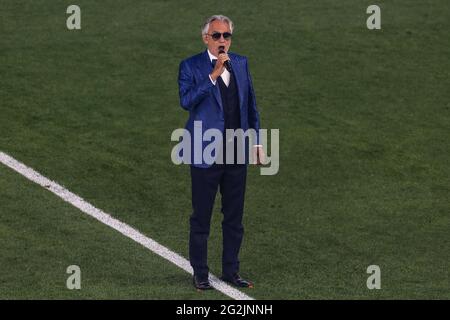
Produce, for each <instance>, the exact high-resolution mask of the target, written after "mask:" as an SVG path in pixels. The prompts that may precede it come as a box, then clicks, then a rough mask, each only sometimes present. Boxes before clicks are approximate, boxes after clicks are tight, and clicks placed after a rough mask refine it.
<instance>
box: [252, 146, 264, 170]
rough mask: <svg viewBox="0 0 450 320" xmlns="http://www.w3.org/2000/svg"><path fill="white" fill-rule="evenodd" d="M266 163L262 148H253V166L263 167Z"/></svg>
mask: <svg viewBox="0 0 450 320" xmlns="http://www.w3.org/2000/svg"><path fill="white" fill-rule="evenodd" d="M265 162H266V154H265V153H264V149H263V147H262V146H259V145H258V146H253V164H256V165H258V166H261V165H263V164H264V163H265Z"/></svg>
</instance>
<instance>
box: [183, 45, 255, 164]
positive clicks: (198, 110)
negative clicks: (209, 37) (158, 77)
mask: <svg viewBox="0 0 450 320" xmlns="http://www.w3.org/2000/svg"><path fill="white" fill-rule="evenodd" d="M228 56H229V57H230V60H231V65H232V69H233V74H234V77H235V79H236V85H237V89H238V96H239V107H240V118H241V128H242V129H243V130H244V131H246V130H247V129H249V128H252V129H255V130H256V132H257V133H259V129H260V122H259V113H258V109H257V107H256V100H255V93H254V91H253V85H252V80H251V77H250V72H249V70H248V64H247V58H246V57H244V56H240V55H237V54H234V53H231V52H229V53H228ZM212 70H213V66H212V64H211V61H210V58H209V55H208V52H207V50H205V51H204V52H202V53H199V54H197V55H195V56H192V57H190V58H188V59H186V60H183V61H182V62H181V63H180V69H179V74H178V85H179V94H180V105H181V107H182V108H183V109H185V110H187V111H189V119H188V121H187V123H186V129H187V130H188V131H189V133H190V134H191V139H192V141H191V146H192V149H191V150H192V151H191V164H192V165H194V166H196V167H200V168H208V167H210V164H207V163H204V161H203V160H202V161H201V163H200V164H194V154H195V152H194V121H202V124H201V126H202V127H201V129H202V132H203V133H204V132H205V131H206V130H208V129H211V128H214V129H218V130H220V131H221V132H222V134H223V135H224V134H225V133H224V111H223V105H222V97H221V94H220V89H219V85H218V84H217V83H216V85H214V84H213V83H212V82H211V79H210V78H209V75H210V74H211V72H212ZM197 126H198V124H197ZM197 129H199V128H198V127H197ZM224 137H225V136H224ZM209 143H210V142H203V143H202V148H201V152H202V153H203V150H204V149H205V146H207V145H208V144H209ZM246 150H247V147H246ZM246 162H247V163H248V156H247V154H246Z"/></svg>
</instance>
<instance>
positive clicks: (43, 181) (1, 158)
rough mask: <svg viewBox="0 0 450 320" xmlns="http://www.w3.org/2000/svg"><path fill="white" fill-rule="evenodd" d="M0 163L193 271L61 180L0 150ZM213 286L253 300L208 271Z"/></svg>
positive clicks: (154, 242) (160, 246) (157, 244)
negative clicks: (44, 174) (50, 177)
mask: <svg viewBox="0 0 450 320" xmlns="http://www.w3.org/2000/svg"><path fill="white" fill-rule="evenodd" d="M0 162H1V163H3V164H4V165H6V166H7V167H9V168H11V169H13V170H14V171H17V172H18V173H20V174H21V175H22V176H24V177H25V178H27V179H28V180H31V181H33V182H34V183H37V184H38V185H40V186H41V187H43V188H45V189H47V190H49V191H51V192H53V193H54V194H56V195H57V196H58V197H60V198H61V199H63V200H64V201H66V202H68V203H70V204H71V205H73V206H74V207H76V208H78V209H80V210H81V211H83V212H84V213H86V214H88V215H90V216H91V217H93V218H95V219H97V220H98V221H100V222H101V223H103V224H106V225H107V226H110V227H111V228H113V229H114V230H117V231H119V232H120V233H121V234H123V235H124V236H126V237H128V238H130V239H133V240H134V241H136V242H137V243H140V244H141V245H143V246H144V247H146V248H147V249H149V250H151V251H152V252H154V253H156V254H157V255H159V256H161V257H163V258H164V259H166V260H168V261H170V262H172V263H173V264H175V265H176V266H178V267H180V268H181V269H183V270H184V271H186V272H188V273H190V274H192V273H193V271H192V267H191V265H190V264H189V261H188V260H186V259H185V258H183V257H182V256H180V255H179V254H177V253H175V252H173V251H171V250H170V249H168V248H166V247H165V246H163V245H161V244H159V243H158V242H156V241H154V240H153V239H151V238H149V237H147V236H145V235H143V234H142V233H140V232H139V231H138V230H136V229H134V228H133V227H131V226H129V225H127V224H126V223H123V222H121V221H119V220H117V219H115V218H113V217H112V216H111V215H109V214H107V213H105V212H103V211H102V210H100V209H98V208H96V207H94V206H93V205H91V204H90V203H88V202H86V201H85V200H83V199H82V198H81V197H79V196H77V195H76V194H74V193H72V192H70V191H69V190H67V189H66V188H64V187H62V186H61V185H59V184H58V183H56V182H54V181H52V180H49V179H47V178H46V177H44V176H43V175H41V174H39V173H38V172H36V171H35V170H33V169H32V168H29V167H27V166H26V165H24V164H23V163H21V162H19V161H17V160H16V159H14V158H13V157H11V156H9V155H7V154H5V153H3V152H1V151H0ZM209 277H210V281H211V285H212V286H213V287H214V288H216V289H217V290H218V291H220V292H222V293H224V294H226V295H227V296H229V297H231V298H233V299H236V300H253V298H252V297H250V296H248V295H246V294H245V293H243V292H241V291H239V290H237V289H235V288H233V287H231V286H229V285H228V284H226V283H225V282H223V281H221V280H220V279H219V278H217V277H216V276H214V275H213V274H211V273H210V274H209Z"/></svg>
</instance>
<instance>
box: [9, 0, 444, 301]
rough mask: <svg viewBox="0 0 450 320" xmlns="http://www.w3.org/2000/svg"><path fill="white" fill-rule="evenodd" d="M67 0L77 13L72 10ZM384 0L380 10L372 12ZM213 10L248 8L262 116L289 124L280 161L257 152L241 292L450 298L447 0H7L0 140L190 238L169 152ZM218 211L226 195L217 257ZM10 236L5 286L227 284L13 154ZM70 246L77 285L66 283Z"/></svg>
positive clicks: (211, 295)
mask: <svg viewBox="0 0 450 320" xmlns="http://www.w3.org/2000/svg"><path fill="white" fill-rule="evenodd" d="M70 4H77V5H79V6H80V8H81V25H82V29H81V30H75V31H69V30H67V28H66V19H67V17H68V15H67V14H66V8H67V7H68V6H69V5H70ZM371 4H378V5H379V6H380V7H381V26H382V29H381V30H368V29H367V28H366V19H367V17H368V14H366V8H367V7H368V6H369V5H371ZM217 13H221V14H225V15H227V16H229V17H231V19H233V20H234V22H235V24H236V29H235V33H234V38H233V44H232V47H231V51H233V52H236V53H240V54H242V55H246V56H247V57H248V58H249V62H250V69H251V73H252V76H253V82H254V86H255V91H256V97H257V103H258V106H259V110H260V113H261V118H262V119H261V120H262V127H263V128H269V129H270V128H278V129H280V171H279V173H278V174H277V175H275V176H261V175H259V169H257V168H253V167H252V168H250V170H249V177H248V185H247V192H246V207H245V230H246V233H245V238H244V243H243V247H242V252H241V271H242V272H241V273H242V275H243V276H245V277H248V278H250V279H252V280H253V281H254V282H255V288H254V289H252V290H244V292H245V293H247V294H249V295H250V296H252V297H254V298H257V299H398V298H400V299H417V298H424V299H444V298H447V299H448V298H449V294H450V288H449V285H450V276H449V274H450V271H449V270H450V250H449V247H450V232H449V230H450V217H449V213H450V200H449V198H450V179H449V177H450V165H449V158H450V143H449V138H450V128H449V127H450V90H449V88H450V80H449V78H450V77H449V76H450V74H449V73H450V63H449V57H450V38H449V31H450V24H449V20H450V8H449V3H448V0H428V1H426V0H423V1H418V0H417V1H416V0H414V1H410V0H396V1H386V0H380V1H368V0H345V1H334V0H321V1H299V0H295V1H294V0H287V1H273V0H272V1H266V0H263V1H256V0H249V1H237V0H230V1H207V2H205V1H203V2H199V1H192V0H187V1H163V0H159V1H156V0H151V1H144V0H136V1H124V0H107V1H87V0H77V1H67V0H64V1H50V0H42V1H25V0H14V1H13V0H3V1H2V2H1V5H0V151H3V152H6V153H8V154H10V155H12V156H13V157H15V158H16V159H18V160H19V161H22V162H24V163H25V164H27V165H29V166H31V167H32V168H34V169H35V170H37V171H39V172H40V173H42V174H43V175H45V176H47V177H48V178H50V179H53V180H55V181H57V182H58V183H60V184H62V185H64V186H65V187H66V188H68V189H69V190H71V191H72V192H74V193H76V194H78V195H80V196H81V197H83V198H84V199H86V200H87V201H89V202H90V203H92V204H93V205H95V206H96V207H98V208H101V209H102V210H104V211H106V212H109V213H111V214H112V215H113V216H114V217H116V218H118V219H120V220H122V221H124V222H126V223H127V224H130V225H131V226H133V227H135V228H137V229H138V230H140V231H141V232H143V233H144V234H146V235H147V236H149V237H151V238H153V239H155V240H156V241H158V242H160V243H161V244H163V245H165V246H167V247H169V248H171V249H172V250H174V251H176V252H178V253H180V254H181V255H183V256H185V257H187V256H188V252H187V249H188V219H189V215H190V213H191V204H190V177H189V170H188V167H187V166H175V165H174V164H172V162H171V161H170V152H171V149H172V147H173V146H174V144H175V143H173V142H171V141H170V135H171V133H172V131H173V130H174V129H176V128H180V127H183V126H184V123H185V121H186V119H187V113H186V112H185V111H184V110H182V109H181V108H180V106H179V102H178V86H177V76H178V65H179V62H180V61H181V60H182V59H184V58H186V57H188V56H191V55H193V54H196V53H198V52H200V51H202V50H204V47H203V44H202V42H201V38H200V35H199V29H200V25H201V23H202V21H203V20H204V19H205V18H206V17H207V16H209V15H211V14H217ZM216 200H217V201H218V200H219V198H217V199H216ZM216 203H218V202H216ZM220 222H221V214H220V212H219V207H218V206H216V207H215V209H214V216H213V225H212V230H211V237H210V241H209V248H210V249H209V261H210V267H211V272H213V273H214V274H216V275H220V271H221V270H220V266H221V260H220V259H221V232H220ZM0 244H1V245H0V269H1V270H0V298H1V299H33V298H34V299H44V298H50V299H53V298H61V299H91V298H99V299H109V298H120V299H227V298H228V297H227V296H225V295H223V294H221V293H220V292H217V291H211V292H203V293H198V292H196V291H195V290H194V289H193V287H192V285H191V278H190V276H189V275H188V274H187V273H185V272H184V271H182V270H181V269H178V268H177V267H176V266H174V265H172V264H170V263H169V262H167V261H165V260H163V259H162V258H159V257H158V256H156V255H154V254H152V253H151V252H150V251H148V250H147V249H145V248H143V247H141V246H140V245H138V244H136V243H134V242H132V241H131V240H129V239H127V238H125V237H123V236H122V235H120V234H119V233H117V232H116V231H114V230H112V229H109V228H108V227H106V226H104V225H102V224H100V223H99V222H97V221H95V220H94V219H92V218H89V217H87V216H86V215H84V214H83V213H81V212H80V211H78V209H76V208H74V207H72V206H70V205H68V204H67V203H65V202H63V201H62V200H60V199H59V198H57V197H55V196H54V195H53V194H51V193H49V192H48V191H46V190H44V189H43V188H41V187H39V186H37V185H35V184H32V183H31V182H29V181H28V180H26V179H25V178H23V177H22V176H20V175H18V174H17V173H15V172H13V171H11V170H10V169H8V168H7V167H5V166H3V165H0ZM73 264H75V265H79V266H80V268H81V270H82V289H81V290H68V289H67V288H66V286H65V284H66V279H67V277H68V275H67V274H66V273H65V271H66V268H67V266H69V265H73ZM369 265H378V266H380V268H381V289H380V290H369V289H367V287H366V280H367V277H368V276H369V274H367V273H366V268H367V267H368V266H369Z"/></svg>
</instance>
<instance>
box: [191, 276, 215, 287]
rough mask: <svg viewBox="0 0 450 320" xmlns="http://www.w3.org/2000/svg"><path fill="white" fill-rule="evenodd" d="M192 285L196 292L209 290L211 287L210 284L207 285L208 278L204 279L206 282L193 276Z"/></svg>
mask: <svg viewBox="0 0 450 320" xmlns="http://www.w3.org/2000/svg"><path fill="white" fill-rule="evenodd" d="M192 280H193V283H194V287H195V288H196V289H198V290H210V289H212V288H213V287H212V286H211V283H209V280H208V278H206V280H203V279H199V278H198V277H197V276H194V277H193V278H192Z"/></svg>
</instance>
